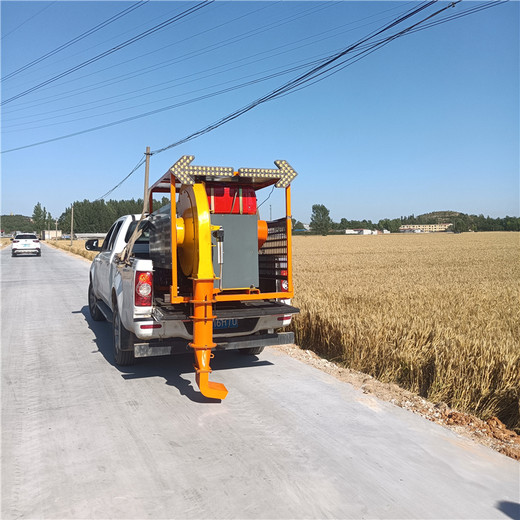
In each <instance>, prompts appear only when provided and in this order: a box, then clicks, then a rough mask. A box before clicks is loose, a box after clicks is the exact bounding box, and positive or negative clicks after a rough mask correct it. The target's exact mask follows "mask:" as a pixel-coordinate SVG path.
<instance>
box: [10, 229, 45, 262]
mask: <svg viewBox="0 0 520 520" xmlns="http://www.w3.org/2000/svg"><path fill="white" fill-rule="evenodd" d="M25 253H32V254H35V255H36V256H41V254H42V252H41V248H40V241H39V240H38V237H37V236H36V235H35V234H33V233H18V235H16V236H15V237H14V238H13V242H12V244H11V256H17V255H19V254H25Z"/></svg>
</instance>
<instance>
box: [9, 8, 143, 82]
mask: <svg viewBox="0 0 520 520" xmlns="http://www.w3.org/2000/svg"><path fill="white" fill-rule="evenodd" d="M148 2H149V0H139V2H136V3H135V4H133V5H131V6H130V7H127V8H126V9H124V10H123V11H121V12H119V13H117V14H115V15H113V16H111V17H110V18H108V19H106V20H105V21H103V22H101V23H99V24H97V25H96V26H94V27H92V28H91V29H89V30H88V31H85V32H83V33H81V34H80V35H79V36H76V37H75V38H73V39H72V40H69V41H68V42H66V43H64V44H62V45H60V46H58V47H56V48H55V49H53V50H52V51H49V52H47V53H46V54H43V55H42V56H40V57H39V58H36V59H35V60H33V61H31V62H29V63H27V64H25V65H24V66H23V67H20V68H18V69H16V70H14V71H12V72H10V73H9V74H6V75H5V76H3V77H2V82H4V81H6V80H8V79H10V78H12V77H13V76H16V75H17V74H20V73H21V72H23V71H24V70H27V69H29V68H30V67H33V66H34V65H37V64H38V63H41V62H42V61H44V60H46V59H47V58H50V57H51V56H54V55H55V54H57V53H58V52H61V51H62V50H64V49H67V48H68V47H70V46H71V45H74V44H75V43H77V42H79V41H81V40H83V39H85V38H87V37H88V36H90V35H91V34H94V33H95V32H97V31H99V30H101V29H103V28H104V27H106V26H107V25H110V24H111V23H113V22H115V21H116V20H119V19H120V18H122V17H123V16H126V15H127V14H129V13H131V12H132V11H134V10H135V9H138V8H139V7H141V6H142V5H145V4H146V3H148ZM53 3H54V2H53Z"/></svg>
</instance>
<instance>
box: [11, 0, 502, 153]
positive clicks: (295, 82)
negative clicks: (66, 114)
mask: <svg viewBox="0 0 520 520" xmlns="http://www.w3.org/2000/svg"><path fill="white" fill-rule="evenodd" d="M459 1H460V0H459ZM433 3H435V0H434V1H432V2H428V3H427V4H426V5H425V6H422V7H421V8H419V9H417V10H414V11H415V12H414V14H415V13H416V12H419V11H421V10H422V9H424V8H426V7H428V6H430V5H432V4H433ZM456 3H458V2H456ZM500 3H503V2H494V3H493V5H497V4H500ZM453 5H454V4H450V5H449V6H447V7H445V8H443V9H441V10H439V11H437V12H436V13H434V15H432V16H436V15H438V14H439V13H441V12H443V11H444V10H446V9H448V8H449V7H451V6H453ZM468 11H469V10H468ZM467 14H470V13H467ZM432 16H428V17H427V18H426V19H425V20H427V19H430V18H432ZM407 18H409V16H406V17H401V18H398V19H396V21H394V22H392V23H391V24H390V25H388V26H387V28H388V27H393V26H395V24H396V22H397V21H399V20H400V21H402V20H404V19H407ZM400 21H399V22H398V23H400ZM419 23H420V22H419ZM419 23H417V24H414V27H416V28H417V27H418V24H419ZM384 30H385V28H383V29H381V30H379V31H375V32H373V33H371V36H374V35H377V34H381V33H382V32H383V31H384ZM401 32H402V33H403V34H406V32H405V31H401ZM371 36H368V37H365V38H364V39H362V40H360V41H358V42H357V43H356V44H354V45H351V46H349V47H348V48H347V49H346V50H345V51H343V52H341V53H339V54H337V55H336V56H333V57H331V58H329V59H328V60H327V61H328V63H329V64H330V63H331V60H332V61H334V60H335V59H338V58H339V57H340V56H344V55H345V54H346V52H349V50H350V51H352V49H353V48H356V47H359V46H360V45H361V44H362V42H364V41H366V40H367V39H368V38H370V37H371ZM393 39H395V35H392V36H390V37H388V38H387V39H384V40H380V41H379V42H377V45H382V44H384V42H385V40H387V41H391V40H393ZM323 66H324V64H323V65H321V66H320V67H319V68H323ZM313 70H314V71H315V72H317V70H316V69H313ZM318 70H319V69H318ZM311 72H312V71H309V72H308V73H306V74H305V75H303V76H299V77H298V78H296V79H295V80H293V81H291V82H288V83H286V84H285V85H283V86H282V87H280V88H278V89H275V90H274V91H272V92H270V93H269V94H267V95H265V96H263V97H261V98H258V99H257V100H255V101H254V102H252V103H249V104H248V105H245V106H244V107H242V108H240V109H238V110H236V111H234V112H232V113H230V114H228V115H227V116H225V117H223V118H221V119H220V120H218V121H215V122H214V123H211V124H210V125H207V126H206V127H204V128H202V129H200V130H198V131H196V132H193V133H192V134H189V135H187V136H185V137H184V138H182V139H180V140H178V141H176V142H174V143H172V144H170V145H168V146H165V147H163V148H160V149H157V150H155V151H153V152H152V154H158V153H162V152H164V151H166V150H168V149H171V148H173V147H175V146H179V145H181V144H184V143H186V142H188V141H191V140H193V139H195V138H197V137H200V136H201V135H204V134H206V133H208V132H211V131H212V130H214V129H216V128H218V127H220V126H222V125H223V124H226V123H227V122H230V121H232V120H234V119H236V118H237V117H240V116H241V115H243V114H245V113H246V112H248V111H250V110H252V109H253V108H255V107H256V106H258V105H259V104H262V103H265V102H266V101H269V100H271V99H274V98H275V97H280V96H282V95H284V94H286V93H288V92H289V89H290V88H292V89H295V88H297V87H299V86H301V82H302V80H303V79H306V78H307V77H308V76H309V74H310V73H311ZM310 79H311V80H312V79H315V78H310ZM168 109H171V107H165V108H163V109H158V110H154V111H152V112H149V113H146V114H141V115H139V116H135V117H131V118H126V119H123V120H120V121H116V122H111V123H107V124H104V125H100V126H97V127H94V128H90V129H86V130H82V131H79V132H74V133H72V134H67V135H64V136H59V137H56V138H53V139H48V140H45V141H40V142H37V143H32V144H29V145H25V146H22V147H17V148H12V149H10V150H5V151H3V152H2V153H8V152H13V151H16V150H21V149H25V148H29V147H32V146H38V145H41V144H46V143H50V142H54V141H58V140H61V139H65V138H69V137H73V136H76V135H81V134H84V133H87V132H92V131H95V130H99V129H102V128H107V127H109V126H114V125H116V124H120V123H123V122H127V121H131V120H133V119H136V118H139V117H145V116H146V115H151V114H155V113H158V112H161V111H163V110H168Z"/></svg>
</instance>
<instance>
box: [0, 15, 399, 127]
mask: <svg viewBox="0 0 520 520" xmlns="http://www.w3.org/2000/svg"><path fill="white" fill-rule="evenodd" d="M395 9H396V8H395V7H394V8H392V9H387V10H384V11H382V12H378V13H376V14H374V15H371V16H368V17H364V18H362V19H360V20H356V21H352V22H349V23H347V24H341V25H340V26H337V27H334V28H332V29H329V30H327V31H320V32H319V33H316V34H315V35H311V36H307V37H305V38H302V39H300V40H297V41H295V42H291V43H290V44H285V45H282V46H279V47H275V48H272V49H270V50H267V51H263V52H260V53H256V54H254V55H252V56H249V57H246V58H241V59H239V60H234V61H233V62H230V63H227V64H223V65H219V66H216V67H212V68H210V69H207V70H206V71H201V72H199V73H192V74H189V75H187V76H184V77H177V78H176V79H174V80H168V81H165V82H162V83H159V84H156V85H152V86H149V87H144V88H140V89H137V90H133V91H130V92H126V93H120V94H118V95H115V96H110V97H108V98H105V99H97V100H95V101H90V102H86V103H82V104H79V105H73V106H69V107H67V109H63V110H64V113H63V115H55V116H52V115H53V114H56V113H57V111H56V110H51V111H46V112H43V113H39V114H35V113H31V115H29V116H21V117H18V118H14V119H13V121H16V120H17V119H18V120H20V119H22V120H23V119H28V118H29V117H31V118H32V117H35V116H48V115H49V114H50V115H51V116H52V117H50V118H49V117H45V118H44V119H36V120H33V121H32V122H34V123H37V122H40V121H48V120H49V119H59V118H62V117H64V116H65V115H66V114H65V111H68V110H70V109H73V108H82V107H85V106H89V105H90V108H84V109H82V110H77V111H74V112H68V115H73V114H76V113H81V112H85V111H92V110H94V109H96V108H101V107H103V106H108V105H113V104H115V103H117V102H118V101H112V102H110V103H105V104H99V102H100V101H105V100H110V99H117V98H122V97H123V96H127V95H128V94H133V93H138V92H143V91H147V90H148V91H149V90H150V89H152V88H154V87H160V86H162V85H172V83H173V84H177V85H184V84H187V83H192V82H195V81H197V82H198V81H200V79H203V78H205V77H206V78H207V77H211V76H215V75H217V74H222V73H224V72H229V71H231V70H235V69H238V68H240V67H244V66H246V65H247V64H248V63H249V64H253V63H257V62H259V61H263V60H265V59H267V58H268V57H270V56H279V55H281V54H286V53H290V52H294V51H296V50H298V49H301V48H303V47H305V46H309V45H312V44H316V43H318V42H322V41H325V40H327V39H329V38H333V37H336V36H338V35H339V34H345V33H346V32H350V31H353V30H356V29H360V28H362V27H364V26H366V24H364V25H361V26H357V27H354V28H350V29H347V30H346V31H345V30H343V31H341V32H340V33H338V32H337V31H338V29H343V28H344V27H346V26H351V25H354V24H356V23H358V22H360V21H364V20H366V19H369V18H373V17H376V16H380V15H381V14H384V13H387V12H388V11H391V10H395ZM308 11H309V10H307V11H303V12H301V13H299V14H298V16H296V17H290V18H286V19H285V20H289V21H291V20H294V19H297V18H299V17H301V16H303V15H306V14H304V13H308ZM255 12H256V11H255ZM243 16H245V15H243ZM284 23H286V22H284ZM221 25H222V24H221ZM279 25H280V23H278V24H272V26H273V27H277V26H279ZM261 32H263V31H261ZM334 32H336V34H333V35H332V36H327V37H321V38H318V39H316V38H317V37H318V36H322V35H324V34H328V33H334ZM251 33H252V34H257V33H255V32H254V31H249V33H243V34H242V35H238V36H239V37H242V36H245V35H251ZM240 39H242V38H240ZM309 40H311V41H310V42H309V43H305V44H302V45H299V46H295V45H296V44H298V43H300V42H307V41H309ZM228 41H229V40H224V42H228ZM289 47H292V49H290V48H289ZM207 48H208V47H206V48H205V49H207ZM216 48H218V47H216ZM286 48H289V49H288V50H283V51H282V52H278V53H275V54H273V52H274V51H278V50H281V49H286ZM205 49H203V52H204V51H205ZM206 52H207V51H206ZM192 54H193V53H192ZM199 54H200V52H199ZM262 55H267V56H265V57H264V58H259V59H257V60H252V58H255V57H257V56H262ZM180 61H183V60H182V59H179V58H176V59H175V60H169V62H170V63H171V62H173V63H178V62H180ZM169 62H166V63H169ZM239 62H245V63H243V64H242V65H237V63H239ZM296 63H298V62H296ZM226 65H234V66H233V67H231V68H228V69H225V70H223V71H221V72H215V73H213V74H209V75H206V76H202V77H201V76H200V74H201V73H203V72H209V71H213V70H218V69H222V68H223V67H224V66H226ZM292 65H294V64H291V66H292ZM309 65H310V64H309ZM164 66H166V65H164V64H162V65H161V66H159V67H157V66H154V67H149V68H147V69H145V70H144V71H143V70H142V69H140V70H141V72H139V73H137V74H133V75H131V76H128V74H127V75H125V76H126V78H135V77H136V76H139V75H142V74H148V73H149V71H150V70H156V69H157V68H162V67H164ZM190 77H193V78H194V79H192V80H190V81H186V82H183V83H179V81H180V80H182V79H184V78H190ZM116 82H117V81H113V82H111V83H110V82H107V81H104V82H102V83H103V84H104V85H103V87H94V88H92V89H91V88H89V89H87V90H83V93H86V92H90V91H91V90H94V89H96V88H104V87H106V86H107V85H110V84H114V83H116ZM228 83H229V82H228ZM224 84H225V83H224ZM215 86H218V85H215ZM169 88H171V87H163V88H160V89H155V90H152V91H150V92H149V93H148V94H152V93H155V92H160V91H162V90H167V89H169ZM78 90H82V89H76V92H77V91H78ZM199 90H204V89H199ZM190 92H193V90H191V91H190ZM179 96H180V95H177V96H173V97H179ZM52 97H54V96H51V97H50V99H52ZM68 97H71V96H68ZM136 97H139V96H131V97H127V98H126V99H124V100H123V101H127V100H130V99H133V98H136ZM60 98H61V99H64V96H63V94H61V95H60ZM43 99H49V98H43ZM167 99H171V97H170V98H167ZM156 101H157V100H156ZM148 104H150V103H148ZM92 105H96V106H94V107H92ZM139 106H142V104H140V105H139ZM131 108H135V107H126V108H124V109H120V110H116V111H115V112H117V111H121V110H129V109H131ZM113 112H114V111H113ZM109 113H110V112H109ZM103 115H107V112H105V113H101V114H97V115H90V116H89V117H88V118H92V117H101V116H103ZM5 117H6V118H7V116H5ZM83 119H85V118H83ZM75 121H77V119H75V120H74V122H75ZM70 122H71V121H70ZM65 123H67V121H62V122H59V123H54V124H53V123H51V124H47V125H42V126H37V127H31V128H28V129H31V130H32V129H37V128H42V127H49V126H54V125H55V124H65ZM25 124H30V123H29V122H28V123H15V124H14V125H11V126H9V125H7V126H6V125H4V129H6V128H12V127H17V126H18V127H20V126H24V125H25ZM13 131H14V132H16V131H21V130H13Z"/></svg>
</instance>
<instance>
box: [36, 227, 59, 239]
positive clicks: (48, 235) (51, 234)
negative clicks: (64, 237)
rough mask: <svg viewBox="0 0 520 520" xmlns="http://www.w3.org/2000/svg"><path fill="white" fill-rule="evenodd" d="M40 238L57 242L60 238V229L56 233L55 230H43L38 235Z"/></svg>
mask: <svg viewBox="0 0 520 520" xmlns="http://www.w3.org/2000/svg"><path fill="white" fill-rule="evenodd" d="M40 238H41V239H42V240H56V239H58V240H59V239H60V238H61V229H58V231H56V230H55V229H44V230H43V231H42V232H41V234H40Z"/></svg>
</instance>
